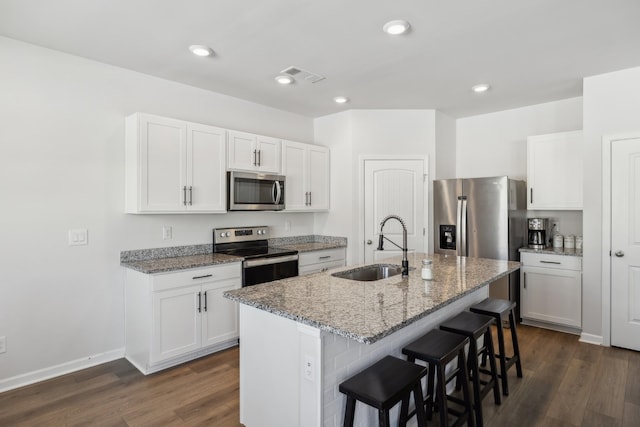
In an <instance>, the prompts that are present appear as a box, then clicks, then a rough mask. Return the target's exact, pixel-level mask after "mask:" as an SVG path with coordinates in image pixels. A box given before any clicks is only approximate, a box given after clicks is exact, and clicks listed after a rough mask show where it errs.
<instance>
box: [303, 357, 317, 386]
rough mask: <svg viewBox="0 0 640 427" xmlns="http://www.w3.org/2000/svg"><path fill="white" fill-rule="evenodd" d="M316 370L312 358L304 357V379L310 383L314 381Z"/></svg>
mask: <svg viewBox="0 0 640 427" xmlns="http://www.w3.org/2000/svg"><path fill="white" fill-rule="evenodd" d="M314 369H315V361H314V360H313V357H311V356H304V377H305V378H306V379H308V380H309V381H313V371H314Z"/></svg>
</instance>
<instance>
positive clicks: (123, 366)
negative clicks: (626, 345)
mask: <svg viewBox="0 0 640 427" xmlns="http://www.w3.org/2000/svg"><path fill="white" fill-rule="evenodd" d="M518 336H519V338H520V346H521V352H522V359H523V370H524V377H523V378H516V376H515V367H514V368H512V369H511V370H510V371H509V386H510V395H509V396H508V397H505V398H504V399H503V402H502V404H501V405H499V406H496V405H494V404H493V399H492V398H491V396H488V397H487V398H485V400H484V406H483V407H484V419H485V425H486V426H545V427H546V426H551V427H556V426H559V427H564V426H624V427H627V426H638V425H640V353H638V352H633V351H628V350H622V349H618V348H606V347H599V346H594V345H589V344H583V343H580V342H578V337H576V336H574V335H567V334H563V333H559V332H552V331H548V330H544V329H538V328H532V327H527V326H520V328H519V329H518ZM238 372H239V371H238V349H237V348H232V349H229V350H226V351H223V352H220V353H217V354H214V355H211V356H208V357H205V358H202V359H199V360H196V361H193V362H190V363H186V364H183V365H181V366H178V367H175V368H172V369H168V370H165V371H162V372H159V373H156V374H153V375H149V376H144V375H142V374H141V373H139V372H138V371H137V370H136V369H135V368H134V367H133V366H131V365H130V364H129V363H128V362H127V361H126V360H124V359H121V360H117V361H115V362H111V363H106V364H104V365H100V366H97V367H94V368H90V369H86V370H83V371H80V372H76V373H73V374H69V375H65V376H63V377H59V378H56V379H53V380H49V381H45V382H42V383H38V384H34V385H31V386H28V387H24V388H21V389H17V390H12V391H9V392H5V393H2V394H0V426H34V425H46V426H81V425H91V426H165V425H168V426H174V425H175V426H192V425H208V426H223V427H226V426H234V427H237V426H240V423H239V406H238V400H239V397H238V396H239V394H238ZM429 425H430V426H435V425H437V421H436V420H435V419H434V421H433V422H430V423H429Z"/></svg>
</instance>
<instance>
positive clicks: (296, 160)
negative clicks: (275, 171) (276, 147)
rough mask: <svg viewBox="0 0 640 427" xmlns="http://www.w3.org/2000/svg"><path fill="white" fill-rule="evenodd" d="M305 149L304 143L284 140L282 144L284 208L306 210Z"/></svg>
mask: <svg viewBox="0 0 640 427" xmlns="http://www.w3.org/2000/svg"><path fill="white" fill-rule="evenodd" d="M306 161H307V150H306V147H305V145H304V144H299V143H297V142H290V141H286V142H284V143H283V144H282V174H283V175H284V176H285V177H286V182H285V188H284V204H285V207H286V210H288V211H293V210H306V209H307V205H306V200H307V197H306V192H307V189H306V188H307V173H306V171H307V169H306Z"/></svg>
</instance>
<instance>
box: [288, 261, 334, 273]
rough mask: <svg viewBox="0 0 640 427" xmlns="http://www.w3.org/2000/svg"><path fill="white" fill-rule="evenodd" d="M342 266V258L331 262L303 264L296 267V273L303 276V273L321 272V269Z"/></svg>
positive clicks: (325, 269)
mask: <svg viewBox="0 0 640 427" xmlns="http://www.w3.org/2000/svg"><path fill="white" fill-rule="evenodd" d="M338 267H344V260H337V261H331V262H323V263H319V264H311V265H303V266H300V268H299V269H298V274H300V276H304V275H305V274H313V273H321V272H323V271H327V270H330V269H332V268H338Z"/></svg>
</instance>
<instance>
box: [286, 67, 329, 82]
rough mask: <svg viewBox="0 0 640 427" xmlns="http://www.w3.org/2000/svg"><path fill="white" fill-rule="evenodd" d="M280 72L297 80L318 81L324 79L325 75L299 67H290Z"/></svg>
mask: <svg viewBox="0 0 640 427" xmlns="http://www.w3.org/2000/svg"><path fill="white" fill-rule="evenodd" d="M280 74H287V75H289V76H291V77H293V78H295V79H296V81H297V82H308V83H317V82H319V81H320V80H324V77H323V76H321V75H319V74H315V73H312V72H311V71H307V70H303V69H302V68H299V67H288V68H285V69H284V70H282V71H281V72H280Z"/></svg>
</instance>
